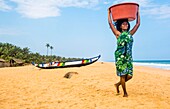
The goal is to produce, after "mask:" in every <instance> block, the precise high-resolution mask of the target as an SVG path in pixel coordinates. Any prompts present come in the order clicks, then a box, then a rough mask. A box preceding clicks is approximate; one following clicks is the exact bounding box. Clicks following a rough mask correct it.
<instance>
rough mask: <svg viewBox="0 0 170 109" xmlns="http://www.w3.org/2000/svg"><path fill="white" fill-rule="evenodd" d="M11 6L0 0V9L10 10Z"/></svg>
mask: <svg viewBox="0 0 170 109" xmlns="http://www.w3.org/2000/svg"><path fill="white" fill-rule="evenodd" d="M11 9H12V8H11V7H10V6H8V5H7V4H6V3H5V1H4V0H0V10H1V11H8V10H11Z"/></svg>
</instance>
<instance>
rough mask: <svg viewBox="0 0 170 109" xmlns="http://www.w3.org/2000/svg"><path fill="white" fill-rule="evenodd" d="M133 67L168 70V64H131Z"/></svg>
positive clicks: (169, 68)
mask: <svg viewBox="0 0 170 109" xmlns="http://www.w3.org/2000/svg"><path fill="white" fill-rule="evenodd" d="M133 63H134V65H139V66H148V67H154V68H161V69H165V70H170V64H161V63H140V62H133Z"/></svg>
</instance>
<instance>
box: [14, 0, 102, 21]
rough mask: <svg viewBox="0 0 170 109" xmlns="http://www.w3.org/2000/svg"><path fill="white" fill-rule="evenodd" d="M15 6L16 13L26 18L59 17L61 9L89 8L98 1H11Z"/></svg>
mask: <svg viewBox="0 0 170 109" xmlns="http://www.w3.org/2000/svg"><path fill="white" fill-rule="evenodd" d="M11 1H12V2H14V3H16V4H17V7H16V11H17V12H18V13H20V14H22V15H23V16H25V17H28V18H35V19H37V18H45V17H54V16H60V9H61V8H63V7H79V8H90V7H93V6H95V5H97V4H98V2H99V0H11Z"/></svg>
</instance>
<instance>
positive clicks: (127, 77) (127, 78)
mask: <svg viewBox="0 0 170 109" xmlns="http://www.w3.org/2000/svg"><path fill="white" fill-rule="evenodd" d="M130 79H132V76H131V75H128V74H127V75H126V78H125V82H127V81H128V80H130Z"/></svg>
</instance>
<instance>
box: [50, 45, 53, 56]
mask: <svg viewBox="0 0 170 109" xmlns="http://www.w3.org/2000/svg"><path fill="white" fill-rule="evenodd" d="M50 49H51V56H52V49H53V46H50Z"/></svg>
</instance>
